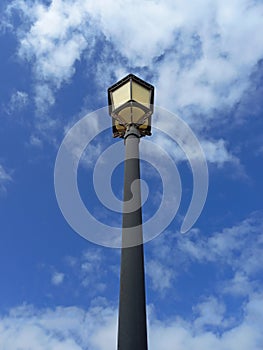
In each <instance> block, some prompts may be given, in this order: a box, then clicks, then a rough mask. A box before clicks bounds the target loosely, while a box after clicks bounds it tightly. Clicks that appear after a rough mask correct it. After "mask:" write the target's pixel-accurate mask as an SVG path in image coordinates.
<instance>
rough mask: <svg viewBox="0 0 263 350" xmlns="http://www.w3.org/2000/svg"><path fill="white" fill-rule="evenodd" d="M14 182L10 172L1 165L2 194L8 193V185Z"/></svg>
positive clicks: (0, 186)
mask: <svg viewBox="0 0 263 350" xmlns="http://www.w3.org/2000/svg"><path fill="white" fill-rule="evenodd" d="M12 181H13V179H12V176H11V174H10V172H9V171H8V170H6V169H5V168H4V167H3V165H1V164H0V192H6V185H7V184H8V183H10V182H12Z"/></svg>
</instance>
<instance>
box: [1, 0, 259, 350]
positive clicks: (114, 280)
mask: <svg viewBox="0 0 263 350" xmlns="http://www.w3.org/2000/svg"><path fill="white" fill-rule="evenodd" d="M0 11H1V24H0V45H1V50H0V63H1V64H0V72H1V80H0V110H1V115H0V118H1V128H0V218H1V221H0V222H1V231H0V232H1V244H0V298H1V306H0V348H1V349H3V350H18V349H19V350H31V349H32V350H33V349H34V350H44V349H49V350H59V349H62V348H63V350H81V349H92V350H104V349H108V350H111V349H115V348H116V334H117V309H118V293H119V263H120V251H119V250H118V249H112V248H106V247H103V246H101V245H96V244H94V243H91V242H89V241H88V240H85V239H83V238H82V237H81V236H80V235H78V234H77V233H76V232H74V231H73V229H72V228H71V227H70V226H69V225H68V223H67V221H66V220H65V218H64V217H63V215H62V213H61V211H60V208H59V206H58V203H57V200H56V194H55V189H54V166H55V161H56V156H57V152H58V149H59V146H60V144H61V142H62V140H63V138H64V136H65V134H66V132H67V131H68V130H69V129H70V128H71V127H72V126H73V125H74V124H75V123H76V122H77V121H78V120H80V119H81V118H83V117H84V116H85V115H87V114H89V113H92V112H94V111H96V110H98V109H100V108H103V107H105V106H106V105H107V94H106V90H107V88H108V87H109V86H111V85H112V84H113V83H115V82H116V81H117V80H118V79H121V78H122V77H123V76H125V75H126V74H128V73H134V74H136V75H138V76H140V77H141V78H142V79H144V80H146V81H148V82H150V83H151V84H153V85H154V86H155V91H156V99H155V103H156V105H157V106H160V107H161V108H164V109H165V110H168V111H170V112H171V113H174V114H176V115H178V116H179V117H180V118H181V119H182V120H184V121H185V122H187V123H188V125H189V126H190V127H191V128H192V130H193V132H194V133H195V135H196V136H197V138H198V140H199V142H200V144H201V145H202V147H203V150H204V153H205V155H206V160H207V164H208V169H209V191H208V196H207V200H206V203H205V206H204V208H203V211H202V214H201V216H200V217H199V219H198V220H197V222H196V223H195V225H194V226H193V227H192V229H191V230H190V232H188V233H187V234H184V235H182V234H181V233H180V226H181V223H182V221H183V218H184V216H185V214H186V212H187V208H188V207H189V203H190V199H191V195H192V192H193V180H192V173H191V169H190V167H189V163H188V162H187V160H186V158H185V156H184V155H183V153H182V152H181V151H180V150H179V147H178V146H177V144H176V143H175V142H173V141H172V140H171V139H169V140H168V139H167V138H166V136H165V135H164V134H163V133H162V132H161V131H159V130H158V129H153V136H152V137H151V138H148V139H149V140H150V139H151V141H153V142H155V143H157V144H158V145H159V146H160V147H162V148H163V149H164V150H166V151H167V152H168V153H169V154H170V156H171V158H172V159H173V161H174V163H175V164H176V165H177V168H178V171H179V174H180V177H181V181H182V188H183V190H182V199H181V204H180V208H179V210H178V212H177V214H176V216H175V218H174V219H173V221H172V222H171V223H170V225H168V227H167V228H166V229H165V231H164V232H163V233H161V234H160V235H159V236H158V237H157V238H155V239H154V240H152V241H150V242H148V243H147V244H146V245H145V261H146V284H147V308H148V329H149V348H150V349H152V350H157V349H166V350H170V349H171V350H181V349H184V350H188V349H193V348H194V349H196V350H199V349H202V350H208V349H209V350H210V349H211V348H213V349H214V350H219V349H220V350H222V349H227V350H236V349H239V350H243V349H244V350H247V349H253V350H259V349H262V344H263V336H262V331H261V328H262V326H261V325H262V321H263V303H262V298H263V293H262V284H263V279H262V266H263V258H262V256H263V255H262V248H263V224H262V213H263V208H262V187H263V185H262V176H263V173H262V158H263V146H262V131H263V121H262V112H263V100H262V93H263V89H262V81H263V64H262V62H263V37H262V31H263V22H262V16H263V5H262V2H261V1H256V0H254V1H253V0H250V1H248V0H232V1H231V3H229V1H226V0H221V1H217V0H216V1H211V0H197V1H195V2H191V3H190V2H189V3H187V2H185V1H179V0H178V1H174V0H173V1H170V0H167V1H158V0H156V1H153V0H147V1H139V0H133V1H128V0H122V1H120V0H118V1H112V0H108V1H105V0H104V1H102V0H101V1H96V2H94V1H88V0H82V1H80V0H71V1H65V0H64V1H63V0H53V1H41V0H35V1H25V0H14V1H6V0H3V1H2V2H1V5H0ZM102 114H103V113H102ZM164 114H165V113H164ZM100 116H101V115H100ZM160 117H161V115H160V116H159V117H158V116H153V126H154V123H155V122H156V123H157V120H158V123H159V124H158V127H160V128H162V125H163V126H164V125H165V123H166V122H167V121H166V120H162V119H161V118H160ZM105 118H108V124H109V128H110V122H111V121H110V118H109V117H108V116H107V115H106V114H105ZM105 120H106V119H105ZM95 124H96V123H95ZM95 124H94V125H93V126H94V128H95V127H96V125H95ZM156 127H157V124H156ZM169 127H171V130H172V128H173V125H172V124H171V125H169ZM80 137H81V138H82V137H84V138H85V135H80ZM118 141H119V140H113V139H112V138H111V130H110V129H109V130H106V131H104V132H103V133H101V134H100V135H97V137H96V139H95V140H94V141H93V142H92V143H91V145H90V146H89V147H90V148H87V150H86V151H85V153H84V155H83V157H82V161H81V165H80V167H79V170H78V185H79V190H80V193H81V197H82V199H83V201H84V203H85V205H86V206H87V208H88V209H89V210H90V211H91V212H92V213H93V215H94V216H96V217H97V219H98V220H101V221H102V222H103V223H104V224H106V225H108V226H109V230H110V226H111V225H115V226H116V225H117V226H118V225H120V223H121V216H120V214H116V213H113V212H111V211H109V210H107V209H103V208H102V207H103V205H102V204H101V203H100V202H99V200H98V198H97V197H96V193H95V191H94V187H93V180H92V174H93V169H94V165H95V162H96V159H97V158H98V157H99V155H100V152H102V151H104V150H105V149H107V147H109V146H110V145H111V144H117V143H118ZM145 142H146V138H145V139H143V140H142V141H141V146H142V148H143V147H144V146H143V144H144V143H145ZM119 146H120V148H119V149H120V150H121V152H123V146H122V143H119ZM146 153H147V147H146ZM122 156H123V153H121V154H120V157H122ZM159 158H160V166H161V167H162V166H163V163H162V159H161V157H159ZM163 167H164V169H165V166H163ZM122 171H123V165H122V164H120V165H119V166H118V167H117V168H116V169H115V171H114V172H113V178H112V187H113V190H114V192H115V194H116V196H117V197H118V198H119V199H121V198H122V192H121V189H122V184H123V177H122V176H123V173H122ZM142 177H143V179H144V180H145V181H146V182H147V183H148V186H149V191H150V194H149V198H148V201H146V203H145V205H144V207H143V211H144V218H145V220H146V219H148V218H149V217H151V215H153V213H154V212H155V211H156V210H157V209H158V206H159V203H160V197H161V195H162V186H161V179H160V176H159V175H158V172H157V171H156V170H155V169H154V168H153V166H151V165H150V164H149V163H147V162H145V161H144V162H142ZM168 205H169V202H168Z"/></svg>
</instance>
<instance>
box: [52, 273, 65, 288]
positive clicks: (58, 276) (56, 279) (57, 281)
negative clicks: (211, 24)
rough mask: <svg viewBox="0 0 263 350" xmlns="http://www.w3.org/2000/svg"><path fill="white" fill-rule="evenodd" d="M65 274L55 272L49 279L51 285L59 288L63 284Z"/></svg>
mask: <svg viewBox="0 0 263 350" xmlns="http://www.w3.org/2000/svg"><path fill="white" fill-rule="evenodd" d="M64 278H65V274H64V273H62V272H57V271H55V272H54V273H53V275H52V277H51V283H52V284H54V285H55V286H59V285H61V284H62V283H63V281H64Z"/></svg>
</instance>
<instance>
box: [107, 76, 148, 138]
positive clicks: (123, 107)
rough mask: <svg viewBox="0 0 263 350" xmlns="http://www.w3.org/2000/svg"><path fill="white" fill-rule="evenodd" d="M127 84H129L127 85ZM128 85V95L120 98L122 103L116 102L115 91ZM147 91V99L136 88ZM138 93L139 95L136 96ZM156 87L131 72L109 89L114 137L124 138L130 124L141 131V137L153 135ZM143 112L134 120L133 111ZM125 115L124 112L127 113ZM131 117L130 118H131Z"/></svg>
mask: <svg viewBox="0 0 263 350" xmlns="http://www.w3.org/2000/svg"><path fill="white" fill-rule="evenodd" d="M126 85H127V86H126ZM125 86H126V88H127V91H126V94H127V92H128V95H127V96H126V99H123V97H122V98H120V100H122V101H121V102H122V103H118V104H117V106H115V104H114V93H116V92H117V93H119V91H121V89H123V88H124V87H125ZM138 88H139V90H140V89H141V92H144V94H145V93H146V95H147V94H148V96H147V101H146V100H142V98H141V96H140V93H138V91H137V94H136V89H137V90H138ZM143 90H144V91H143ZM136 95H137V96H136ZM144 98H145V96H144ZM153 101H154V87H153V86H152V85H151V84H149V83H147V82H145V81H143V80H142V79H140V78H138V77H137V76H135V75H134V74H129V75H127V76H126V77H125V78H123V79H121V80H120V81H119V82H117V83H116V84H114V85H112V86H111V87H110V88H109V89H108V104H109V114H110V116H111V117H112V132H113V137H120V138H124V135H125V132H126V129H127V127H128V125H130V124H133V125H135V127H136V128H137V130H138V131H139V133H140V137H143V136H146V135H151V116H152V114H153ZM135 111H136V112H137V114H138V111H139V113H140V114H141V115H140V116H139V118H138V117H137V118H136V120H133V114H136V113H133V112H135ZM125 112H126V117H123V116H122V114H125ZM129 118H130V119H129Z"/></svg>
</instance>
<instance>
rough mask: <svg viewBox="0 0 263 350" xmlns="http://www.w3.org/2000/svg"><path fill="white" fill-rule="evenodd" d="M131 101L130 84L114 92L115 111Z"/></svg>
mask: <svg viewBox="0 0 263 350" xmlns="http://www.w3.org/2000/svg"><path fill="white" fill-rule="evenodd" d="M130 99H131V92H130V82H129V81H128V83H126V84H124V85H123V86H121V87H119V88H118V89H116V90H115V91H113V92H112V102H113V109H116V108H118V107H120V106H122V105H123V104H124V103H126V102H128V101H129V100H130Z"/></svg>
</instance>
